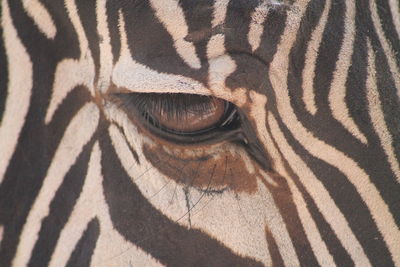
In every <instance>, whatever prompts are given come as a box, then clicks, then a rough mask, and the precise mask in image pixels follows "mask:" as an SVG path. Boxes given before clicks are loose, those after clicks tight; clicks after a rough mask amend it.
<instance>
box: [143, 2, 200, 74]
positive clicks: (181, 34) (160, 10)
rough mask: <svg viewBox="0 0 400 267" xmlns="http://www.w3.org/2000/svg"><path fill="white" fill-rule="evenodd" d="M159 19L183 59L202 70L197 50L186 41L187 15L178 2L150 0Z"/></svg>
mask: <svg viewBox="0 0 400 267" xmlns="http://www.w3.org/2000/svg"><path fill="white" fill-rule="evenodd" d="M150 3H151V6H152V7H153V9H154V11H155V13H156V16H157V18H158V19H159V20H160V21H161V23H162V24H163V25H164V26H165V28H166V30H167V31H168V33H169V34H171V36H172V39H173V41H174V43H175V48H176V50H177V52H178V54H179V55H180V56H181V58H182V59H183V60H184V61H185V62H186V64H188V65H189V66H190V67H192V68H195V69H199V68H201V63H200V59H199V58H198V57H197V54H196V49H195V47H194V45H193V44H192V43H190V42H187V41H185V39H184V38H185V37H186V36H187V35H188V30H189V29H188V25H187V24H186V19H185V14H184V13H183V10H182V8H181V7H180V6H179V4H178V1H176V0H150Z"/></svg>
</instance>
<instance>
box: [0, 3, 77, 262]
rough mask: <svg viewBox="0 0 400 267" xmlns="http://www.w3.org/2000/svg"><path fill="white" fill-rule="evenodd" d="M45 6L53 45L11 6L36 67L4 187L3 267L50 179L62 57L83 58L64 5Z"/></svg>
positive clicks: (0, 200)
mask: <svg viewBox="0 0 400 267" xmlns="http://www.w3.org/2000/svg"><path fill="white" fill-rule="evenodd" d="M42 3H43V4H45V5H46V7H48V8H49V12H50V13H51V14H57V16H53V18H54V21H55V23H56V25H57V30H58V32H57V36H56V38H55V40H54V41H49V40H48V39H47V38H46V37H45V36H44V35H43V34H42V33H41V32H40V31H39V30H38V29H37V27H36V25H35V24H34V22H33V21H32V19H31V18H30V17H29V16H27V14H26V13H25V11H24V8H23V6H22V3H21V1H8V5H9V7H10V13H11V17H12V18H13V23H14V25H15V27H16V29H17V32H18V36H19V38H20V40H21V41H22V43H23V45H24V46H25V47H26V49H27V52H28V54H29V55H30V58H31V61H32V63H33V88H32V97H31V106H30V107H29V110H28V114H27V116H26V123H25V125H24V127H23V129H22V132H21V135H20V138H19V140H18V145H17V148H16V150H15V153H14V155H13V157H12V159H11V162H10V164H9V166H8V168H7V171H6V174H5V177H4V180H3V182H2V184H1V185H0V224H2V225H4V236H3V240H2V242H1V248H0V265H1V266H9V265H10V263H11V259H12V258H13V256H14V254H15V251H16V247H17V244H18V239H19V236H20V233H21V230H22V227H23V225H24V223H25V220H26V217H27V215H28V213H29V211H30V209H31V205H32V204H33V201H34V200H35V198H36V196H37V193H38V192H39V190H40V187H41V185H42V182H43V179H44V177H45V176H46V172H47V169H48V166H49V164H50V161H51V158H52V156H53V155H54V152H55V150H54V147H55V146H56V145H57V144H49V142H48V139H47V137H48V136H49V132H48V131H47V129H46V128H45V126H44V117H45V114H46V110H47V107H48V104H49V99H50V96H51V91H52V85H53V80H54V70H55V68H56V64H57V62H58V60H59V59H61V58H63V57H66V56H68V57H73V56H74V55H78V56H79V50H76V49H75V48H76V46H74V45H73V44H75V43H77V40H76V35H74V30H73V28H72V26H71V23H70V21H69V19H68V15H67V13H66V11H65V8H64V2H63V1H57V0H51V3H52V5H51V7H49V6H48V3H47V2H46V1H43V2H42ZM61 25H62V27H61ZM32 44H35V45H32ZM66 44H68V45H66ZM61 136H62V135H61Z"/></svg>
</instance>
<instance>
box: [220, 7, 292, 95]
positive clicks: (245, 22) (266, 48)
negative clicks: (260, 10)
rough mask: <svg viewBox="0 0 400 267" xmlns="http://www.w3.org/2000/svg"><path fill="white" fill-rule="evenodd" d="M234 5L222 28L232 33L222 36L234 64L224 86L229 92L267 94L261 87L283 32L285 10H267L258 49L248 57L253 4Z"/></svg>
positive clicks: (281, 8)
mask: <svg viewBox="0 0 400 267" xmlns="http://www.w3.org/2000/svg"><path fill="white" fill-rule="evenodd" d="M234 2H235V1H232V2H231V3H232V4H230V6H229V7H228V8H232V10H231V9H228V14H227V19H226V25H225V27H226V28H228V29H232V33H230V32H228V34H227V35H226V39H225V46H226V50H227V52H229V53H230V55H231V57H232V59H233V60H234V61H235V63H236V69H235V71H234V72H233V73H232V74H231V75H229V77H228V78H227V79H226V86H228V87H229V88H231V89H236V88H247V89H248V90H254V91H256V92H259V93H262V94H265V91H266V90H269V88H266V86H265V79H266V73H268V66H269V63H270V61H271V60H272V57H273V55H274V54H275V52H276V49H277V46H278V43H279V41H280V39H281V35H282V33H283V31H284V29H285V21H286V18H287V10H286V8H283V7H276V8H271V9H269V11H268V15H267V19H266V21H265V23H264V30H263V34H262V37H261V43H260V47H259V48H258V49H257V50H256V51H255V53H251V48H250V44H249V43H248V40H247V33H248V31H249V27H250V23H251V14H252V11H254V8H256V7H257V5H256V3H255V2H254V1H250V3H248V4H245V3H243V1H241V2H239V3H234ZM231 5H232V6H231ZM240 16H243V18H242V17H240Z"/></svg>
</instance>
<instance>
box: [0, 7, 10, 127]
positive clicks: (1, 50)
mask: <svg viewBox="0 0 400 267" xmlns="http://www.w3.org/2000/svg"><path fill="white" fill-rule="evenodd" d="M0 14H1V5H0ZM2 19H4V18H2ZM3 34H4V32H3V27H0V37H1V39H0V66H2V67H1V74H0V124H1V122H2V121H3V113H4V110H5V105H6V99H7V86H8V68H9V66H8V61H7V56H6V51H5V43H4V36H3Z"/></svg>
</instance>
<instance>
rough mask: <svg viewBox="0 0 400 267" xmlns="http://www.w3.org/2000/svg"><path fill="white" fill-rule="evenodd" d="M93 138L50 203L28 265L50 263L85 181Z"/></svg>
mask: <svg viewBox="0 0 400 267" xmlns="http://www.w3.org/2000/svg"><path fill="white" fill-rule="evenodd" d="M92 147H93V140H92V141H91V142H89V143H88V144H86V145H85V146H84V147H83V150H82V153H81V154H80V155H79V156H78V158H77V160H76V162H75V164H74V165H73V166H71V169H70V170H69V171H68V173H67V174H66V175H65V177H64V178H63V182H62V184H61V186H60V187H59V188H58V190H57V192H56V194H55V196H54V199H53V200H52V202H51V204H50V211H49V215H48V216H47V217H46V218H44V219H43V221H42V225H41V228H40V232H39V238H38V240H37V242H36V244H35V247H34V248H33V251H32V257H31V259H30V261H29V264H28V266H30V267H34V266H44V265H47V264H49V262H50V259H51V255H52V253H53V252H54V249H55V247H56V245H57V241H58V239H59V237H60V234H61V231H62V230H63V228H64V226H65V224H66V223H67V221H68V218H69V217H70V215H71V213H72V210H73V208H74V206H75V204H76V201H77V200H78V198H79V195H80V193H81V191H82V186H83V183H84V181H85V176H86V173H87V168H88V165H89V157H90V153H91V148H92Z"/></svg>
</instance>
